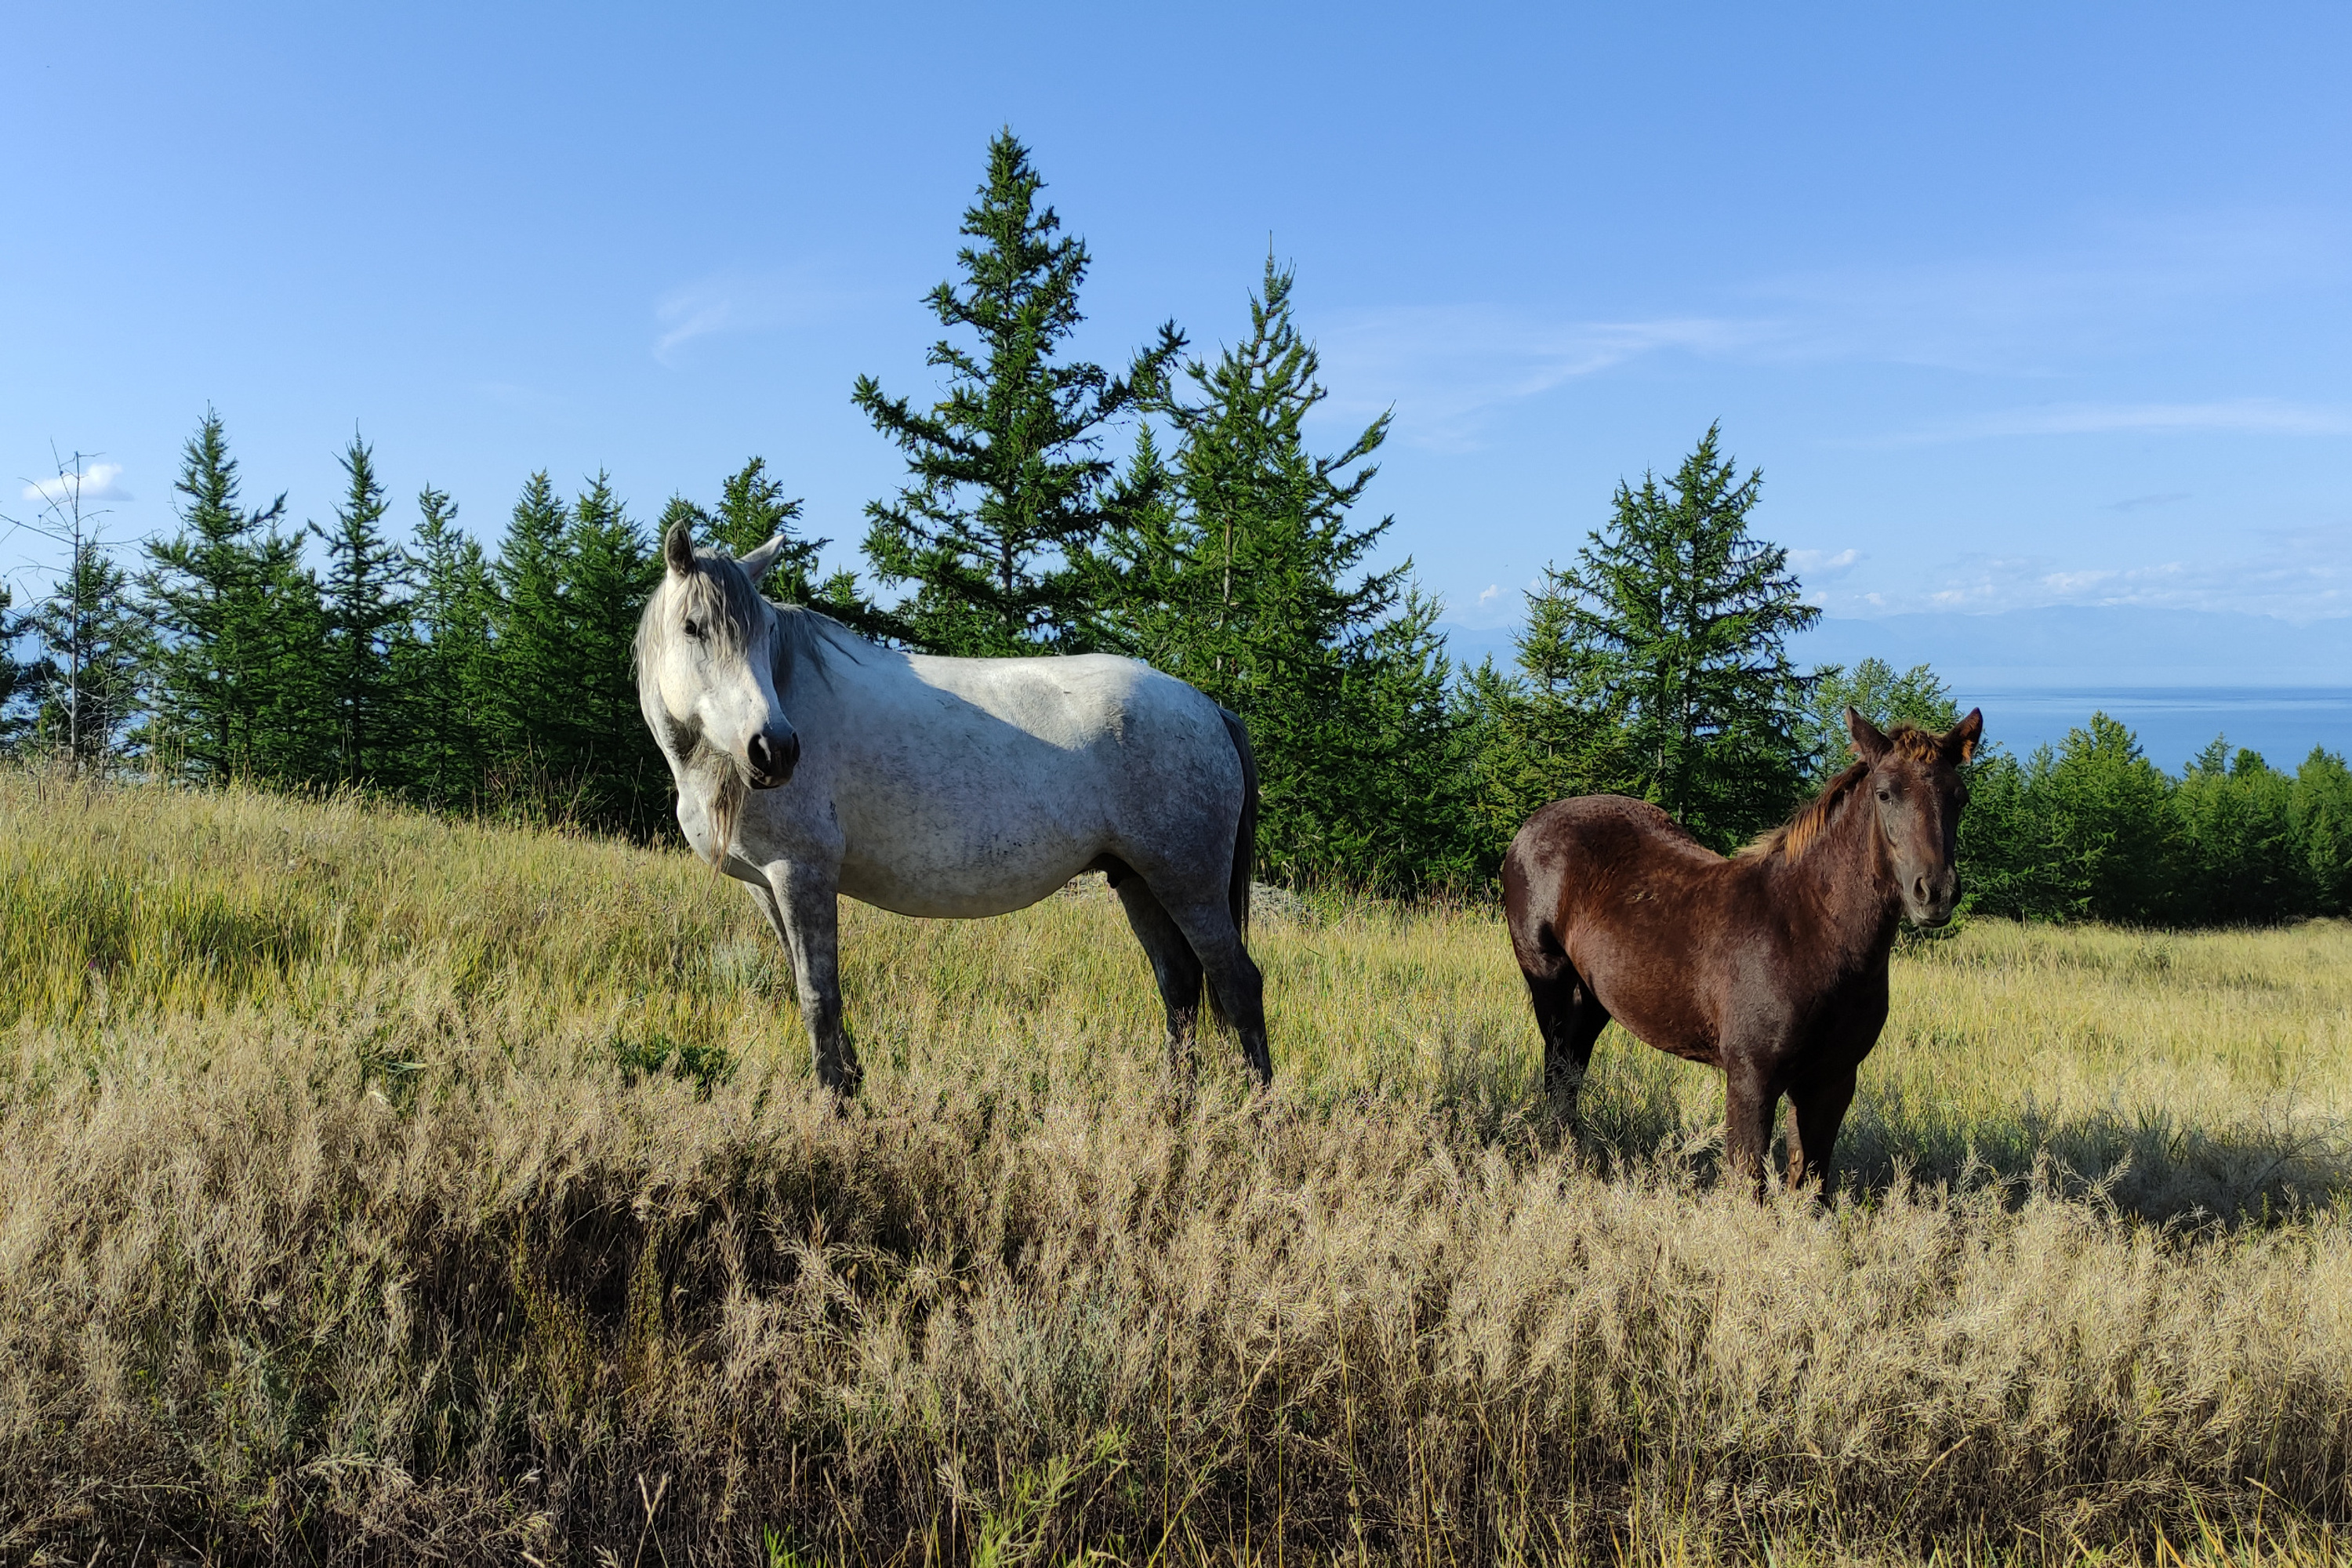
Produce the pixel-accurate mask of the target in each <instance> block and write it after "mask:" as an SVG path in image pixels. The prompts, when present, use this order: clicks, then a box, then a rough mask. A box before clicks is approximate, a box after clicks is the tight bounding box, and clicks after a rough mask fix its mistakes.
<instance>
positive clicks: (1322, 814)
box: [1087, 259, 1462, 883]
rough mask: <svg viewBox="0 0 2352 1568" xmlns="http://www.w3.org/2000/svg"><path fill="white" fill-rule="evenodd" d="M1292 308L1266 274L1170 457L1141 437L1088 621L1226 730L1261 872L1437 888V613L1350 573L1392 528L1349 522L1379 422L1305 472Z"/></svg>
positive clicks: (1447, 833) (1448, 766)
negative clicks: (1256, 830)
mask: <svg viewBox="0 0 2352 1568" xmlns="http://www.w3.org/2000/svg"><path fill="white" fill-rule="evenodd" d="M1291 289H1292V277H1291V274H1290V273H1289V272H1288V271H1287V270H1286V269H1281V268H1276V266H1275V264H1274V263H1273V261H1272V260H1271V259H1269V260H1268V262H1267V264H1266V268H1265V278H1264V282H1263V287H1262V289H1261V291H1260V292H1259V293H1258V294H1257V295H1256V296H1255V297H1254V298H1253V299H1252V300H1251V301H1250V328H1251V330H1250V335H1249V337H1248V339H1247V340H1246V341H1245V342H1243V343H1241V344H1240V345H1239V346H1237V347H1234V348H1230V349H1227V350H1226V351H1225V352H1224V353H1223V354H1222V355H1220V357H1219V358H1218V359H1217V361H1216V362H1215V363H1213V364H1212V363H1204V362H1202V361H1194V362H1192V363H1190V364H1189V365H1187V366H1186V369H1185V376H1186V379H1187V381H1188V382H1189V383H1190V384H1191V388H1192V396H1191V398H1190V400H1188V401H1181V402H1177V403H1175V404H1173V405H1171V408H1170V416H1171V420H1172V422H1173V424H1174V426H1175V427H1176V430H1177V433H1178V437H1179V441H1178V445H1177V447H1176V450H1175V453H1174V455H1173V458H1172V460H1171V459H1164V458H1162V457H1161V456H1160V451H1159V447H1158V445H1157V443H1156V442H1155V440H1154V439H1153V437H1151V435H1150V431H1149V429H1148V428H1147V429H1146V430H1144V431H1143V432H1141V433H1139V436H1138V438H1137V443H1136V448H1135V453H1134V457H1133V458H1132V460H1131V461H1130V462H1129V467H1128V471H1127V474H1126V475H1125V477H1124V479H1123V482H1122V486H1121V492H1120V496H1119V502H1120V508H1121V511H1122V514H1123V515H1122V520H1121V521H1120V522H1119V523H1118V526H1116V527H1115V528H1113V529H1112V530H1111V531H1110V532H1109V533H1108V536H1107V538H1106V540H1105V543H1104V546H1103V548H1102V550H1101V551H1100V552H1097V553H1096V554H1094V555H1092V556H1090V557H1089V558H1088V560H1087V567H1088V571H1089V574H1090V577H1091V580H1092V581H1093V582H1094V584H1095V585H1096V593H1097V597H1098V599H1099V600H1100V602H1101V604H1102V605H1103V606H1104V607H1103V609H1102V611H1101V612H1100V613H1099V615H1098V616H1097V622H1096V626H1095V629H1094V635H1095V637H1096V638H1097V640H1098V641H1100V642H1102V643H1103V644H1104V645H1105V646H1108V647H1116V648H1118V649H1120V650H1121V651H1125V652H1128V653H1130V654H1133V655H1134V656H1136V657H1138V658H1144V659H1146V660H1149V661H1150V662H1151V663H1153V664H1155V665H1157V666H1159V667H1160V668H1163V669H1166V670H1168V671H1169V672H1170V673H1171V674H1174V675H1178V676H1181V677H1182V678H1183V679H1186V680H1188V681H1190V682H1192V684H1193V685H1195V686H1197V687H1199V688H1200V689H1202V690H1203V691H1205V692H1207V693H1208V694H1209V695H1210V696H1212V697H1213V698H1215V699H1216V700H1218V701H1220V702H1222V703H1223V704H1224V705H1225V706H1227V707H1229V708H1231V709H1233V710H1234V711H1236V712H1238V713H1239V714H1241V715H1242V717H1243V719H1244V721H1246V723H1247V724H1248V726H1249V732H1250V736H1251V740H1252V742H1253V744H1254V746H1255V749H1256V751H1257V754H1258V763H1259V773H1260V779H1261V787H1262V790H1263V797H1262V801H1261V816H1260V825H1261V828H1260V844H1261V847H1262V850H1263V852H1264V854H1265V858H1266V860H1267V863H1268V865H1269V867H1270V868H1272V869H1273V870H1274V871H1275V873H1276V874H1277V875H1286V876H1291V877H1300V876H1325V875H1332V876H1342V877H1346V878H1349V879H1354V880H1359V881H1368V882H1369V881H1384V882H1391V883H1402V882H1411V881H1413V880H1415V879H1422V878H1425V877H1429V876H1433V875H1436V876H1443V875H1447V874H1450V873H1451V872H1452V871H1453V870H1454V869H1457V868H1458V864H1459V862H1458V856H1457V853H1456V851H1457V847H1458V846H1459V844H1460V842H1461V837H1462V835H1461V823H1462V803H1461V802H1460V801H1459V800H1458V799H1456V798H1455V795H1456V794H1457V793H1458V789H1459V784H1460V778H1461V765H1460V759H1459V758H1458V757H1457V756H1456V755H1455V750H1456V746H1457V742H1458V738H1459V737H1458V733H1457V730H1458V726H1457V725H1456V724H1455V722H1454V719H1453V716H1452V713H1451V711H1450V709H1449V706H1448V704H1447V701H1446V700H1445V688H1446V685H1447V683H1448V674H1449V671H1448V668H1447V665H1446V661H1445V658H1444V652H1443V648H1442V644H1441V642H1440V640H1439V639H1438V637H1436V635H1435V634H1434V631H1433V626H1432V623H1433V620H1434V618H1435V608H1434V606H1433V605H1427V604H1425V603H1423V602H1422V601H1421V600H1420V599H1419V598H1418V597H1417V596H1414V595H1412V594H1411V593H1410V591H1409V589H1408V587H1407V577H1408V574H1409V573H1410V571H1411V568H1412V563H1411V562H1410V561H1408V562H1405V563H1402V564H1400V565H1397V566H1395V567H1391V568H1390V569H1389V570H1386V571H1370V570H1367V569H1366V567H1365V562H1366V559H1367V557H1368V556H1369V555H1370V552H1372V550H1373V549H1374V548H1375V547H1376V546H1377V545H1378V543H1379V542H1380V540H1381V536H1382V535H1383V534H1384V533H1386V531H1388V529H1389V527H1390V525H1391V521H1392V520H1391V519H1386V518H1383V519H1382V520H1381V521H1379V522H1377V523H1373V524H1370V525H1369V526H1358V525H1356V524H1355V523H1354V522H1353V521H1352V520H1351V518H1350V515H1349V513H1350V510H1351V509H1352V508H1353V507H1354V506H1355V505H1356V504H1357V502H1358V501H1359V500H1360V499H1361V497H1362V495H1363V493H1364V489H1365V487H1366V486H1368V485H1369V484H1370V482H1371V479H1372V477H1373V474H1374V472H1375V470H1374V468H1373V467H1372V466H1371V464H1370V461H1369V459H1370V458H1371V456H1372V454H1373V453H1374V452H1376V451H1377V450H1378V449H1379V447H1380V445H1381V441H1382V440H1383V439H1384V438H1385V437H1386V435H1387V431H1388V418H1387V416H1381V418H1379V419H1377V420H1375V421H1373V422H1372V424H1371V425H1370V426H1367V427H1366V428H1365V430H1364V431H1363V432H1362V433H1361V434H1360V435H1359V436H1358V437H1356V439H1355V440H1353V441H1352V442H1350V443H1349V445H1348V446H1347V447H1344V448H1343V449H1341V450H1340V451H1339V453H1337V454H1334V455H1330V456H1324V457H1317V456H1314V455H1312V454H1311V453H1309V451H1308V450H1307V442H1306V436H1305V431H1304V424H1305V420H1306V418H1307V414H1308V413H1309V412H1310V411H1311V410H1312V409H1313V408H1314V407H1315V405H1317V404H1318V403H1319V402H1320V401H1322V399H1323V397H1324V395H1325V393H1324V389H1323V388H1322V387H1321V386H1320V385H1319V384H1318V383H1317V381H1316V379H1315V378H1316V375H1317V373H1318V356H1317V353H1316V351H1315V348H1314V345H1313V344H1311V343H1309V342H1307V341H1306V340H1305V338H1304V337H1303V336H1301V334H1300V333H1299V331H1298V329H1297V322H1296V321H1295V320H1294V318H1293V314H1292V306H1291Z"/></svg>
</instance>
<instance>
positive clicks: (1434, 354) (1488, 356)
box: [1318, 305, 1776, 450]
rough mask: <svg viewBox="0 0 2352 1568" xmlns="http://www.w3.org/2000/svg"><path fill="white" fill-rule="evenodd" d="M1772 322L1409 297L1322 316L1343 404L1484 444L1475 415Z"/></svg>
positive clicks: (1717, 349) (1438, 439) (1762, 333)
mask: <svg viewBox="0 0 2352 1568" xmlns="http://www.w3.org/2000/svg"><path fill="white" fill-rule="evenodd" d="M1775 330H1776V329H1775V328H1774V327H1773V326H1772V325H1770V324H1769V323H1765V322H1749V321H1730V320H1725V319H1718V318H1712V317H1705V316H1687V317H1674V318H1664V319H1659V320H1654V321H1547V320H1545V319H1543V318H1541V317H1539V316H1536V315H1532V314H1529V313H1528V312H1524V311H1517V310H1503V309H1499V308H1496V307H1492V306H1475V305H1459V306H1456V305H1402V306H1395V307H1391V308H1388V309H1384V310H1363V311H1357V312H1354V313H1351V314H1348V315H1343V316H1340V317H1339V318H1337V319H1336V320H1333V321H1329V322H1328V323H1323V324H1321V326H1320V330H1319V331H1318V338H1319V340H1320V346H1321V349H1322V353H1323V371H1324V380H1325V381H1326V383H1327V384H1328V385H1329V386H1330V387H1331V388H1332V393H1333V396H1332V403H1331V406H1332V408H1333V411H1334V412H1336V413H1339V414H1343V415H1347V416H1352V417H1362V416H1367V415H1370V414H1375V413H1378V412H1379V411H1380V410H1381V409H1383V408H1389V407H1394V408H1395V409H1396V410H1397V413H1398V416H1399V421H1400V426H1401V429H1400V432H1399V433H1400V434H1401V435H1402V437H1404V438H1405V439H1408V440H1411V441H1413V442H1415V443H1416V444H1419V445H1423V446H1431V447H1439V448H1441V449H1445V450H1465V449H1468V448H1470V447H1475V446H1476V445H1477V424H1478V416H1481V415H1483V414H1485V413H1486V412H1488V411H1490V410H1492V409H1495V408H1496V407H1499V406H1501V405H1505V404H1508V403H1513V402H1517V401H1518V400H1520V399H1523V398H1528V397H1533V396H1536V395H1538V394H1541V393H1545V392H1549V391H1550V390H1551V389H1552V388H1554V387H1556V386H1559V385H1560V384H1563V383H1566V382H1570V381H1573V380H1576V379H1577V378H1579V377H1581V376H1589V375H1593V374H1598V373H1600V372H1601V371H1606V370H1610V369H1612V368H1614V367H1616V366H1618V365H1622V364H1625V363H1629V362H1631V361H1633V360H1637V359H1641V358H1643V357H1646V356H1649V355H1654V354H1661V353H1692V354H1719V353H1728V352H1731V351H1732V350H1735V349H1738V348H1741V347H1745V346H1748V345H1750V344H1753V343H1757V342H1762V341H1764V340H1765V339H1767V338H1769V336H1770V335H1771V334H1772V333H1773V331H1775Z"/></svg>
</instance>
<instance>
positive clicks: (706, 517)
mask: <svg viewBox="0 0 2352 1568" xmlns="http://www.w3.org/2000/svg"><path fill="white" fill-rule="evenodd" d="M800 516H801V502H800V501H799V500H785V499H784V487H783V484H782V481H780V480H779V479H776V478H775V477H774V476H773V475H772V474H770V473H769V472H768V461H767V459H766V458H751V459H750V460H749V461H748V462H746V463H745V464H744V465H743V466H742V467H741V468H738V469H737V470H736V471H735V472H733V473H731V474H730V475H728V476H727V479H726V480H725V481H724V483H723V484H722V485H721V486H720V489H719V510H717V511H715V512H712V511H707V510H704V509H703V508H701V507H699V506H697V505H696V504H695V503H694V502H692V501H690V500H687V499H686V498H685V497H684V496H672V497H671V498H670V500H669V504H668V505H667V506H666V507H664V508H663V509H662V514H661V517H660V518H659V520H658V521H656V522H655V524H654V537H655V538H656V539H660V538H662V537H663V536H664V535H666V534H667V533H668V532H669V531H670V528H671V526H672V525H673V524H675V523H679V522H683V523H685V524H687V525H688V527H689V528H690V529H692V530H693V532H694V537H695V538H696V539H697V540H698V541H702V542H712V543H717V544H719V545H722V546H724V547H725V548H726V549H727V550H728V551H729V552H731V553H733V554H736V555H739V556H740V555H744V554H747V553H749V552H751V551H754V550H757V549H758V548H759V547H760V546H761V545H762V544H765V543H766V542H768V541H769V540H770V539H772V538H774V537H776V536H778V535H782V538H783V542H784V544H783V549H782V551H780V552H778V553H777V556H776V561H775V564H774V565H773V566H772V567H770V568H769V569H768V575H767V579H766V581H765V582H764V583H762V584H761V591H762V592H764V593H765V594H766V595H768V597H770V598H772V599H778V600H782V602H784V603H785V604H789V605H812V606H814V608H816V609H819V610H822V611H824V613H825V614H826V615H828V616H833V617H834V618H835V620H837V621H840V622H842V623H843V624H844V625H845V626H853V627H855V628H856V629H857V630H859V631H862V632H865V633H867V634H868V635H870V636H877V637H887V636H889V635H891V634H892V632H893V631H894V629H895V628H894V626H893V625H892V623H891V622H890V620H889V618H888V617H887V616H884V615H883V614H882V613H881V612H879V611H877V609H876V608H875V607H874V605H872V604H871V603H869V602H868V601H867V600H866V597H865V595H862V594H860V593H859V592H858V591H857V574H856V573H855V572H851V571H849V570H847V569H846V568H845V569H842V570H839V571H836V572H834V573H832V574H829V575H827V576H826V577H824V578H823V579H822V580H820V579H819V578H818V577H817V575H816V572H817V568H818V565H819V562H818V552H821V551H823V550H824V547H825V546H826V545H827V544H830V543H831V542H832V541H831V540H828V539H809V538H805V537H803V536H802V535H801V534H800V533H799V532H798V531H796V530H795V529H794V527H793V524H794V523H796V522H797V521H799V520H800Z"/></svg>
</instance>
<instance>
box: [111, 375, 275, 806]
mask: <svg viewBox="0 0 2352 1568" xmlns="http://www.w3.org/2000/svg"><path fill="white" fill-rule="evenodd" d="M173 488H174V489H176V491H177V492H178V493H179V494H180V495H181V496H182V497H183V498H184V501H183V505H182V508H181V511H180V522H181V528H180V531H179V533H178V534H177V535H176V536H175V537H173V538H172V539H170V540H166V541H162V542H156V543H152V544H150V545H149V546H148V563H149V565H148V570H147V572H146V573H145V574H143V576H142V580H141V585H142V590H143V593H144V596H145V598H146V601H147V606H148V614H149V616H150V617H151V619H152V621H153V623H154V624H155V626H157V627H158V628H159V630H160V632H161V633H162V642H161V646H160V647H159V648H158V650H157V653H156V656H155V678H156V679H155V698H156V700H155V708H156V720H157V731H158V734H159V738H160V739H161V740H162V741H163V743H164V745H165V746H166V747H167V749H168V750H169V752H171V753H172V754H173V756H175V757H176V759H177V760H178V763H179V765H180V766H181V767H183V768H184V769H185V771H186V772H188V773H190V774H191V775H193V776H194V777H196V778H198V779H205V780H222V779H226V778H229V777H231V776H233V775H235V774H237V773H257V774H259V775H260V776H262V777H264V778H274V779H283V778H289V777H293V778H302V777H307V776H310V774H311V773H312V772H314V771H315V764H316V761H317V759H316V758H315V757H313V756H311V755H310V753H311V752H314V751H315V746H314V745H313V743H312V742H313V739H314V738H313V737H312V736H311V735H310V734H309V733H308V732H307V726H306V725H305V723H304V722H303V718H302V715H303V714H304V713H305V712H306V711H307V710H309V707H310V705H309V703H308V702H307V701H306V700H304V693H303V692H302V690H301V687H302V685H303V683H304V681H305V679H306V676H307V672H308V669H309V668H310V661H311V660H313V659H314V658H315V655H316V648H317V643H316V641H315V638H316V637H317V634H318V631H319V627H318V625H317V616H316V610H315V602H316V595H315V591H313V592H310V593H309V594H307V595H306V593H305V584H306V583H307V582H308V580H309V578H308V574H306V573H304V572H303V571H302V569H301V563H300V552H301V542H300V541H299V538H289V537H288V536H286V535H283V534H280V533H279V532H278V527H277V524H278V520H279V519H280V518H282V517H283V516H284V515H285V512H286V498H285V497H284V496H283V495H280V496H279V497H278V499H277V500H273V501H272V502H270V503H269V505H268V506H266V507H261V508H258V509H256V510H244V509H241V508H240V507H239V506H238V505H237V490H238V480H237V475H236V459H235V458H231V457H230V456H229V451H228V437H227V434H226V431H225V429H224V428H223V426H222V424H221V417H220V416H219V414H217V413H216V412H215V411H213V410H211V409H206V410H205V417H204V422H203V424H201V425H200V426H197V429H196V434H195V435H194V436H193V437H190V438H189V440H188V443H187V446H186V447H185V448H184V451H183V454H182V462H181V473H180V479H179V482H178V483H177V484H176V485H175V486H174V487H173ZM305 639H310V640H307V641H306V640H305Z"/></svg>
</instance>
